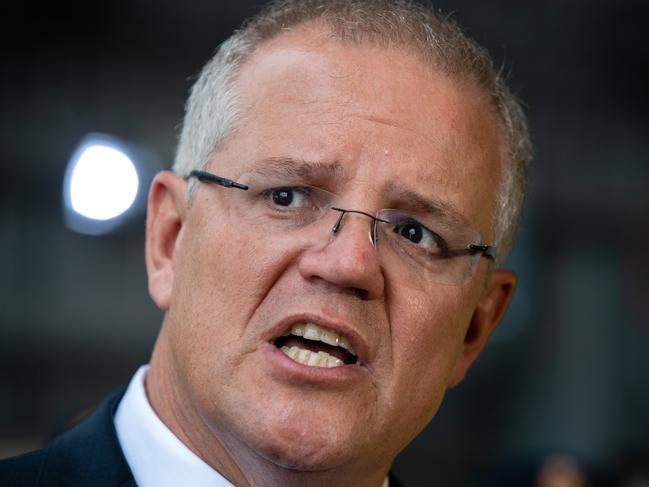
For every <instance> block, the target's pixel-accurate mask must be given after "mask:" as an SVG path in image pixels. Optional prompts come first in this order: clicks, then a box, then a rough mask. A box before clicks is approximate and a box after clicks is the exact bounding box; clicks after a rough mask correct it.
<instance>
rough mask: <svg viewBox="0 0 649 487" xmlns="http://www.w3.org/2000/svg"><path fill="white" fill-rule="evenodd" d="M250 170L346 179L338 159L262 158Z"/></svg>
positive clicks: (308, 178) (315, 178)
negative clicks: (327, 160)
mask: <svg viewBox="0 0 649 487" xmlns="http://www.w3.org/2000/svg"><path fill="white" fill-rule="evenodd" d="M252 171H253V172H255V173H256V174H260V175H263V176H276V175H282V176H290V177H296V178H301V179H306V180H317V181H321V180H326V181H336V180H346V179H348V175H347V174H346V172H347V171H345V167H344V166H343V165H342V164H341V163H340V162H338V161H330V162H322V161H307V160H305V159H296V158H294V157H289V156H280V157H270V158H267V159H263V160H261V161H259V162H258V163H257V164H256V167H255V168H254V169H252Z"/></svg>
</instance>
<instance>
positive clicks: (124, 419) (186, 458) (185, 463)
mask: <svg viewBox="0 0 649 487" xmlns="http://www.w3.org/2000/svg"><path fill="white" fill-rule="evenodd" d="M147 370H149V366H148V365H143V366H142V367H140V368H139V369H138V371H137V372H136V373H135V375H134V376H133V378H132V379H131V383H130V384H129V385H128V389H126V393H125V394H124V397H123V398H122V400H121V401H120V403H119V406H118V407H117V411H116V412H115V417H114V419H113V421H114V423H115V429H116V430H117V438H118V439H119V444H120V446H121V447H122V451H123V452H124V457H126V461H127V462H128V465H129V467H130V468H131V472H133V478H134V479H135V483H137V485H138V486H139V487H167V486H169V487H172V486H173V487H175V486H178V485H191V486H193V487H208V486H209V487H234V486H233V485H232V484H231V483H230V482H228V481H227V480H226V479H225V478H224V477H223V476H222V475H220V474H219V473H218V472H217V471H216V470H214V469H213V468H212V467H210V466H209V465H208V464H207V463H205V462H204V461H203V460H201V459H200V458H199V457H198V456H197V455H196V454H195V453H194V452H193V451H191V450H190V449H189V448H187V447H186V446H185V444H184V443H183V442H181V441H180V440H179V439H178V438H177V437H176V436H175V435H174V434H173V433H172V432H171V430H170V429H169V428H167V427H166V426H165V424H164V423H163V422H162V421H161V420H160V418H158V416H157V415H156V413H155V412H154V411H153V408H152V407H151V405H150V404H149V399H148V398H147V397H146V392H145V389H144V378H145V376H146V373H147ZM382 487H389V480H388V478H387V477H386V478H385V481H384V482H383V485H382Z"/></svg>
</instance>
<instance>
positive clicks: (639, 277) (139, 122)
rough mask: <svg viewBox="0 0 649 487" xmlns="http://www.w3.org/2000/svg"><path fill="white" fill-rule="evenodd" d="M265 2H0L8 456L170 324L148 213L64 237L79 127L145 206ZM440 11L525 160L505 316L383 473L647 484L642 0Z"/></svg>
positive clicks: (648, 10)
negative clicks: (532, 153)
mask: <svg viewBox="0 0 649 487" xmlns="http://www.w3.org/2000/svg"><path fill="white" fill-rule="evenodd" d="M260 3H261V2H258V1H243V0H241V1H238V2H236V3H234V2H217V1H213V0H212V1H208V0H188V1H185V2H172V1H169V0H157V1H153V0H139V1H133V0H130V1H129V0H113V1H111V2H83V3H74V2H47V3H45V2H43V3H42V4H39V3H38V2H36V3H33V2H32V3H22V4H18V3H17V2H16V3H14V2H11V3H5V4H4V5H3V6H2V7H1V8H0V12H1V14H0V17H2V19H3V21H2V24H3V29H2V31H3V33H2V34H1V35H2V37H3V39H2V43H1V47H0V49H1V50H2V61H3V62H2V65H3V74H2V78H1V81H0V83H1V88H2V89H1V92H0V107H1V108H0V137H1V144H0V458H3V457H6V456H10V455H13V454H17V453H20V452H24V451H27V450H30V449H33V448H36V447H39V446H41V445H43V444H44V443H45V442H47V441H48V440H49V439H51V438H52V436H53V435H55V434H57V433H59V432H60V431H61V430H63V429H64V428H65V427H66V425H67V424H69V422H70V421H71V420H72V418H74V417H75V416H76V415H78V414H79V413H80V412H81V411H83V410H86V409H88V408H91V407H92V406H93V405H95V404H96V403H97V402H98V401H99V400H100V399H101V398H103V397H104V396H105V395H106V394H107V393H109V392H110V391H112V390H114V389H117V388H120V387H122V386H124V385H126V384H127V382H128V380H129V379H130V377H131V375H132V374H133V372H134V371H135V369H136V368H137V367H138V366H139V365H140V364H143V363H146V362H147V361H148V358H149V353H150V350H151V348H152V346H153V342H154V340H155V337H156V334H157V331H158V327H159V325H160V322H161V318H162V315H161V313H160V312H159V311H158V310H157V309H156V308H155V306H154V305H153V303H152V302H151V301H150V299H149V297H148V293H147V287H146V276H145V268H144V260H143V243H144V217H143V216H142V214H141V213H140V214H138V213H137V211H135V213H133V214H129V216H127V217H125V218H122V220H120V222H119V225H117V226H116V228H113V229H112V230H113V233H107V234H104V235H86V234H81V233H76V232H75V231H73V230H71V228H74V225H71V222H70V220H69V218H67V219H66V217H64V212H63V209H64V203H63V198H62V195H63V184H64V180H65V176H66V168H67V166H68V162H69V161H70V159H71V158H72V157H73V155H75V154H76V155H77V156H79V153H80V152H79V151H80V149H79V144H80V143H82V142H83V141H84V140H85V141H86V142H87V141H88V139H87V135H88V134H90V133H101V134H107V135H108V136H110V137H112V139H109V140H112V141H113V142H115V144H116V146H119V147H122V148H124V151H125V153H126V154H127V155H128V157H130V158H131V160H132V161H133V162H134V164H135V166H136V168H137V171H138V174H139V175H140V176H141V180H140V187H139V189H138V191H137V194H136V195H135V196H133V198H134V200H135V203H136V206H135V209H136V210H137V204H139V203H138V202H140V201H141V198H142V197H143V195H145V193H146V187H147V185H148V183H149V180H147V178H150V176H147V175H150V174H152V173H153V172H155V171H156V170H159V169H162V168H166V167H169V166H170V164H171V162H172V160H173V154H174V147H175V142H176V136H177V133H178V127H179V124H180V122H181V120H182V116H183V105H184V100H185V97H186V94H187V91H188V89H189V87H190V86H191V83H192V80H193V79H194V78H195V75H196V74H197V73H198V71H199V69H200V67H201V66H202V64H203V63H204V62H205V61H206V60H207V59H208V58H209V57H210V55H211V54H212V52H213V50H214V49H215V48H216V46H217V45H218V44H219V43H220V42H221V41H222V40H224V39H225V38H226V37H227V36H228V35H229V33H231V31H232V30H233V29H235V28H236V27H237V26H239V24H240V23H241V21H242V20H243V19H244V18H246V17H248V16H250V15H251V14H252V13H254V12H255V11H256V9H257V7H258V6H259V5H260ZM435 5H436V6H437V7H439V8H441V9H442V10H444V11H447V12H448V11H453V12H455V17H456V19H458V20H459V22H460V23H461V25H463V26H464V27H465V29H466V30H467V31H468V33H469V34H470V35H471V36H472V37H474V38H476V39H477V40H478V41H479V42H480V43H482V44H483V45H485V46H486V47H487V48H488V49H489V51H490V52H491V53H492V55H493V56H494V58H495V59H496V60H497V61H499V62H504V63H505V65H506V67H507V71H509V72H511V75H510V80H511V86H512V87H513V89H514V90H515V91H517V92H518V93H519V94H520V96H521V97H522V98H523V100H524V101H525V103H526V104H527V106H528V114H529V117H530V121H531V126H532V130H533V134H534V141H535V145H536V157H535V161H534V164H533V166H532V170H531V192H530V197H529V200H528V202H527V205H526V213H525V218H524V220H523V224H522V228H521V232H520V235H519V239H518V245H517V248H516V250H515V252H514V253H513V255H512V256H511V258H510V261H509V264H510V266H511V267H512V268H513V269H515V270H516V272H517V273H518V274H519V277H520V288H519V291H518V293H517V295H516V297H515V300H514V303H513V307H512V309H511V312H510V314H509V315H508V316H507V318H506V320H505V321H504V323H503V324H502V325H501V327H500V329H499V330H498V331H497V333H496V336H495V337H494V338H493V341H492V343H491V345H490V347H489V349H488V350H487V351H486V353H485V354H484V356H483V357H482V358H481V359H480V360H479V362H478V363H477V365H476V366H475V367H474V369H473V370H472V372H471V374H470V375H469V377H468V378H467V380H466V381H465V382H464V383H463V384H462V385H460V386H459V387H458V388H457V389H455V390H453V391H451V392H450V393H449V394H448V396H447V399H446V402H445V403H444V405H443V406H442V409H441V410H440V412H439V413H438V415H437V417H436V418H435V419H434V420H433V422H432V423H431V424H430V426H429V427H428V428H427V429H426V430H425V431H424V433H422V435H421V436H420V437H418V438H417V440H416V441H415V442H414V443H413V444H412V445H411V446H410V448H409V449H408V450H406V451H405V452H404V453H403V454H402V455H401V457H399V459H398V461H397V463H396V465H395V471H396V473H397V475H398V476H399V477H400V478H401V479H402V480H403V481H404V483H405V484H406V485H408V486H430V485H444V486H455V485H475V486H487V485H494V486H518V485H520V486H527V485H530V486H531V485H538V486H542V487H543V486H578V485H584V486H585V485H594V486H600V485H615V486H633V487H640V486H649V322H648V321H649V319H648V309H647V302H648V301H649V279H648V278H647V275H648V274H649V256H648V250H647V249H648V247H647V246H648V243H649V225H648V220H649V130H648V129H649V116H648V110H649V98H648V97H647V96H646V92H647V87H648V86H649V70H648V67H647V66H648V63H649V30H648V27H647V25H649V2H646V1H640V0H637V1H632V0H616V1H614V0H608V1H586V0H581V1H577V0H566V1H562V2H558V1H557V2H549V1H546V2H543V1H536V2H518V1H514V0H494V1H490V2H483V1H479V0H453V1H451V0H439V1H437V2H436V3H435ZM104 140H106V139H104ZM68 176H69V175H68ZM66 224H67V226H66ZM99 231H100V229H97V228H94V229H91V231H90V233H98V232H99ZM553 475H554V477H553ZM562 476H563V477H562ZM557 478H559V479H561V478H563V479H564V480H565V479H566V478H568V479H572V480H570V481H569V482H572V483H556V482H555V483H552V482H553V481H556V479H557ZM548 479H549V480H548ZM553 479H554V480H553ZM548 482H549V483H548Z"/></svg>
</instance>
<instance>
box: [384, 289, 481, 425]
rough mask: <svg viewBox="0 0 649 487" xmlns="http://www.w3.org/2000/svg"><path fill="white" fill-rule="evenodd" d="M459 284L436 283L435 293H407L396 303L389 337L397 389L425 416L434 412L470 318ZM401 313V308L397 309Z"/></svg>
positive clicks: (460, 346)
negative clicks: (456, 286) (440, 284)
mask: <svg viewBox="0 0 649 487" xmlns="http://www.w3.org/2000/svg"><path fill="white" fill-rule="evenodd" d="M466 303H467V296H466V295H465V294H464V292H463V291H462V290H461V288H454V287H447V286H437V287H436V289H435V290H434V291H428V292H425V293H414V292H412V293H408V295H407V296H406V297H405V298H402V300H401V301H400V302H398V303H395V307H398V309H397V310H395V316H394V317H393V319H392V320H391V323H392V341H393V350H394V352H393V354H394V363H395V370H398V371H399V374H398V375H399V377H398V378H397V380H398V381H399V386H398V387H399V388H405V390H404V393H407V394H408V395H409V396H410V397H411V398H413V399H415V398H416V400H414V401H413V403H416V404H420V405H421V407H422V408H423V410H424V411H425V412H424V413H423V414H425V415H426V414H427V415H430V414H432V413H431V409H432V412H434V411H435V410H436V409H437V407H438V405H439V402H440V401H441V399H442V397H443V395H444V392H445V390H446V384H447V382H448V377H449V375H450V373H451V371H452V370H453V366H454V365H455V362H456V360H457V358H458V356H459V354H460V352H461V350H462V345H463V342H464V336H465V333H466V329H467V327H468V323H469V321H470V317H471V314H472V312H471V308H470V307H468V306H467V304H466ZM399 311H400V312H399Z"/></svg>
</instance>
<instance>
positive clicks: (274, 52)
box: [222, 28, 503, 231]
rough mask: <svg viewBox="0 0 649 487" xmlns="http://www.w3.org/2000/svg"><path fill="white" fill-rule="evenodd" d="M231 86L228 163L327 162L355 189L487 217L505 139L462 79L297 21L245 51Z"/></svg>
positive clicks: (479, 220)
mask: <svg viewBox="0 0 649 487" xmlns="http://www.w3.org/2000/svg"><path fill="white" fill-rule="evenodd" d="M236 86H237V93H238V95H239V100H240V103H241V108H242V118H241V120H240V124H239V125H238V128H237V130H236V131H235V132H234V133H233V135H232V137H231V138H230V139H229V140H228V141H227V143H226V144H225V146H224V150H223V151H222V152H223V154H222V156H223V157H224V158H227V161H228V162H227V164H228V165H231V164H232V161H233V160H236V161H237V163H235V165H241V166H242V168H241V169H242V170H243V169H248V167H249V166H251V165H253V166H254V165H255V164H257V163H259V161H264V160H268V159H269V158H276V159H281V158H283V157H286V158H290V159H293V160H296V159H301V160H305V161H313V162H317V163H324V164H327V163H332V164H333V163H335V164H337V165H339V166H340V167H342V168H343V171H342V173H341V174H343V175H344V176H345V178H346V179H347V180H351V181H352V183H353V186H354V188H355V190H357V191H358V190H363V189H367V190H368V191H370V190H372V191H373V194H375V195H388V194H389V192H387V193H386V191H387V190H388V189H390V190H395V191H400V192H401V193H405V192H411V193H416V194H420V195H422V196H425V197H430V198H433V199H435V200H437V201H440V202H441V203H442V204H445V205H446V206H449V207H453V208H457V211H458V212H459V213H460V215H461V216H462V217H464V219H465V220H467V221H468V222H470V223H471V224H473V225H474V227H475V228H476V229H478V230H482V231H485V229H486V228H490V226H491V223H492V222H491V221H490V216H491V214H492V213H493V211H492V210H493V207H494V206H493V205H494V204H495V196H496V192H497V191H498V189H499V186H500V181H501V177H502V173H501V171H502V167H501V166H502V160H503V157H502V154H503V150H502V143H501V138H500V130H499V127H498V124H497V122H496V118H495V117H494V116H493V114H492V112H491V110H490V109H489V106H488V104H487V103H486V102H485V100H484V97H482V96H481V94H480V92H479V91H478V89H477V88H476V87H475V86H473V85H472V84H468V83H463V82H458V81H456V80H453V79H450V78H448V77H446V76H445V75H444V74H442V73H440V72H437V71H436V70H435V69H434V68H432V67H430V66H428V65H424V64H422V62H421V60H420V58H419V57H417V56H415V55H413V54H411V53H408V52H406V51H405V50H404V49H399V48H397V47H394V48H385V47H378V46H372V45H352V44H348V43H342V42H340V41H337V40H333V39H331V37H330V35H329V34H328V32H327V31H326V30H323V29H317V28H313V29H305V28H301V29H296V30H293V31H290V32H288V33H286V34H283V35H281V36H279V37H277V38H275V39H273V40H271V41H270V42H268V43H266V44H264V45H263V46H261V47H260V48H259V49H258V50H257V51H255V53H254V54H253V55H252V56H251V57H250V59H248V60H247V61H246V63H245V64H244V66H243V67H242V69H241V71H240V73H239V77H238V80H237V85H236ZM233 153H234V154H233ZM233 156H234V157H233ZM376 204H378V205H389V202H385V201H377V202H376Z"/></svg>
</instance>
